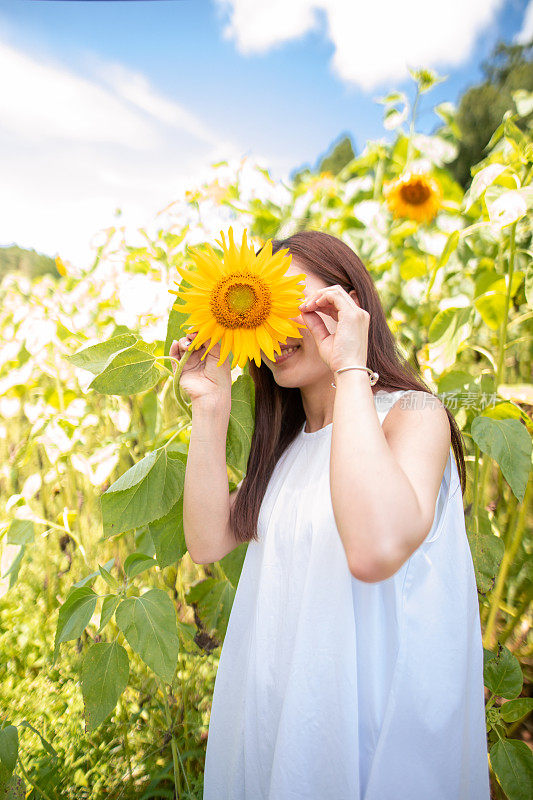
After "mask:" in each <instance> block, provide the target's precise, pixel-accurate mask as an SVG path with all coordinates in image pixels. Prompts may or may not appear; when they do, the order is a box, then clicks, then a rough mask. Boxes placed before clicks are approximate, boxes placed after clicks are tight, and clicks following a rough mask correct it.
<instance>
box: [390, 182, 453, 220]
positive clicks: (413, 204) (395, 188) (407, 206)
mask: <svg viewBox="0 0 533 800" xmlns="http://www.w3.org/2000/svg"><path fill="white" fill-rule="evenodd" d="M383 194H384V196H385V198H386V200H387V205H388V207H389V209H390V210H391V211H392V214H393V216H394V217H407V218H408V219H413V220H415V221H416V222H430V221H431V220H432V219H433V218H434V217H435V215H436V214H437V211H438V210H439V208H440V205H441V201H442V189H441V187H440V184H439V183H438V181H437V180H436V179H435V178H433V177H431V175H428V174H427V173H416V172H406V173H404V174H403V175H401V176H400V177H399V178H397V179H396V180H394V181H386V182H385V184H384V186H383Z"/></svg>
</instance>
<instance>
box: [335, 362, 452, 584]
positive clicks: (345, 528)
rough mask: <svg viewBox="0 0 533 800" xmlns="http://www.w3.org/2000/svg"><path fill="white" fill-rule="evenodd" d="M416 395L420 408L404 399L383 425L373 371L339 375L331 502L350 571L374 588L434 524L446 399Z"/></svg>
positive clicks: (446, 440) (446, 435)
mask: <svg viewBox="0 0 533 800" xmlns="http://www.w3.org/2000/svg"><path fill="white" fill-rule="evenodd" d="M415 395H416V397H417V401H418V402H417V403H416V404H415V407H414V408H412V407H409V406H407V407H405V408H402V407H401V403H399V402H398V401H397V402H396V403H395V404H394V406H393V407H392V408H391V409H390V411H389V413H388V415H387V418H386V419H385V420H384V423H383V426H381V424H380V421H379V418H378V416H377V413H376V409H375V405H374V400H373V396H372V390H371V388H370V386H369V383H368V376H367V375H366V373H364V372H362V371H359V370H353V371H351V370H350V371H346V372H343V373H340V374H339V375H338V377H337V392H336V395H335V404H334V411H333V431H332V441H331V459H330V484H331V500H332V506H333V511H334V516H335V522H336V525H337V529H338V531H339V535H340V537H341V539H342V543H343V546H344V549H345V552H346V556H347V559H348V563H349V565H350V570H351V572H352V574H353V575H354V577H356V578H358V579H359V580H363V581H366V582H368V583H372V582H375V581H380V580H385V579H386V578H389V577H390V576H391V575H394V573H395V572H397V570H398V569H400V567H401V566H402V564H403V563H404V562H405V561H406V560H407V559H408V558H409V556H410V555H411V554H412V553H413V552H414V551H415V550H416V548H417V547H418V546H419V545H420V544H421V543H422V541H423V540H424V538H425V536H427V534H428V532H429V530H430V528H431V525H432V522H433V518H434V513H435V503H436V500H437V494H438V490H439V486H440V482H441V480H442V475H443V473H444V468H445V465H446V460H447V458H448V454H449V449H450V425H449V422H448V417H447V414H446V411H445V409H444V407H443V406H442V403H441V402H440V401H439V400H438V399H436V400H435V402H434V403H431V402H428V403H425V402H422V400H423V398H424V397H426V398H428V397H429V395H428V393H427V392H426V393H424V392H416V393H415ZM354 409H355V411H354Z"/></svg>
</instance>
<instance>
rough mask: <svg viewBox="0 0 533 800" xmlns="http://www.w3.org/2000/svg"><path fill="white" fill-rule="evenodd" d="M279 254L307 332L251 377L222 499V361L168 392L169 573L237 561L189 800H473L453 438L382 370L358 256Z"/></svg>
mask: <svg viewBox="0 0 533 800" xmlns="http://www.w3.org/2000/svg"><path fill="white" fill-rule="evenodd" d="M283 247H288V248H289V252H290V253H291V254H292V261H291V265H290V267H289V269H288V270H287V275H296V274H297V273H302V272H303V273H305V275H306V283H305V290H304V293H305V298H306V303H305V305H304V306H302V307H301V317H298V320H299V321H303V322H304V323H305V324H306V325H307V329H303V330H302V338H301V339H295V340H294V341H292V340H291V341H287V343H286V345H285V347H286V348H288V347H289V346H293V347H294V348H296V349H294V350H291V351H290V353H289V352H288V353H287V354H285V355H284V356H283V357H281V358H279V359H278V358H276V361H270V360H269V359H268V358H267V357H266V355H264V354H263V357H262V364H261V367H259V368H258V367H257V366H256V364H255V363H254V362H250V363H249V370H250V374H251V376H252V378H253V380H254V384H255V430H254V434H253V438H252V443H251V451H250V456H249V460H248V469H247V473H246V476H245V478H244V479H243V481H242V483H241V484H240V486H239V487H238V489H237V490H236V491H235V492H233V493H232V495H231V497H230V496H229V492H228V484H227V474H226V456H225V441H226V431H227V425H228V418H229V409H230V390H231V372H230V367H229V359H226V361H225V362H224V363H223V364H222V365H221V367H217V366H216V365H217V361H218V358H219V356H220V349H219V348H220V344H218V345H216V346H215V347H214V348H213V349H212V350H210V352H209V353H208V355H207V356H206V359H205V362H200V360H199V359H200V356H201V355H202V353H203V352H204V348H205V345H203V347H202V348H200V349H199V350H198V352H195V353H193V355H192V356H191V357H190V359H189V361H188V362H187V364H186V365H185V369H184V372H183V373H182V376H181V384H182V385H183V386H184V387H185V388H186V389H187V391H188V393H189V395H190V397H191V400H192V413H193V420H192V431H191V440H190V447H189V456H188V463H187V471H186V477H185V488H184V525H185V536H186V541H187V546H188V549H189V553H190V555H191V557H192V558H193V560H194V561H196V562H197V563H211V562H213V561H218V560H219V559H220V558H222V557H223V556H224V555H226V554H227V553H229V552H230V551H231V550H232V549H233V548H234V547H236V546H237V545H238V544H239V543H240V542H243V541H248V542H249V545H248V548H247V551H246V557H245V560H244V564H243V568H242V573H241V577H240V581H239V584H238V587H237V591H236V595H235V600H234V603H233V608H232V611H231V615H230V619H229V624H228V628H227V633H226V637H225V640H224V643H223V647H222V652H221V656H220V662H219V667H218V672H217V676H216V682H215V689H214V695H213V703H212V710H211V720H210V726H209V735H208V742H207V754H206V763H205V774H204V795H203V797H204V800H489V797H490V789H489V773H488V763H487V743H486V734H485V713H484V690H483V650H482V644H481V628H480V620H479V608H478V599H477V591H476V582H475V576H474V569H473V563H472V557H471V554H470V550H469V545H468V540H467V537H466V533H465V521H464V510H463V501H462V495H463V492H464V489H465V466H464V457H463V450H462V444H461V434H460V431H459V429H458V427H457V424H456V422H455V420H454V419H453V416H452V415H451V413H450V412H449V410H448V409H446V408H445V407H444V406H443V405H442V403H441V402H440V401H439V400H438V398H437V397H436V396H435V395H434V394H433V393H432V392H431V390H430V389H428V388H427V387H426V386H425V384H424V383H423V381H422V380H421V379H420V378H419V377H418V376H417V374H416V373H415V372H414V371H413V370H412V369H411V368H410V366H409V365H408V364H407V363H406V362H405V361H404V359H402V357H401V356H400V354H399V352H398V349H397V347H396V345H395V342H394V339H393V336H392V335H391V332H390V330H389V328H388V326H387V323H386V319H385V315H384V311H383V308H382V306H381V303H380V300H379V296H378V294H377V291H376V288H375V286H374V283H373V281H372V279H371V277H370V274H369V273H368V271H367V270H366V268H365V267H364V265H363V263H362V262H361V260H360V259H359V258H358V256H357V255H356V254H355V253H354V252H353V251H352V250H351V249H350V248H349V247H348V246H347V245H346V244H344V243H343V242H342V241H341V240H339V239H337V238H336V237H334V236H331V235H329V234H325V233H321V232H319V231H304V232H301V233H297V234H295V235H294V236H291V237H289V238H288V239H285V240H283V241H274V242H273V252H276V251H277V250H278V249H279V248H283ZM188 343H189V339H188V338H187V337H185V338H184V339H180V341H179V342H177V343H176V344H174V345H173V349H171V354H174V355H177V356H178V357H181V355H182V354H183V352H184V351H185V348H186V347H187V346H188ZM361 367H363V369H361ZM365 368H368V370H366V369H365ZM374 371H375V372H377V373H378V375H379V378H378V382H377V383H376V384H373V383H371V376H370V375H369V373H371V372H374Z"/></svg>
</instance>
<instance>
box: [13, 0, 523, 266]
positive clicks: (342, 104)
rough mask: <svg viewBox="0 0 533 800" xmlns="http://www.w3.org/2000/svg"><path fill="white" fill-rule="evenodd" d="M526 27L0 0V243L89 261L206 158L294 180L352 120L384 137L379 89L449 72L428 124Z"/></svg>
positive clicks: (297, 4) (502, 18)
mask: <svg viewBox="0 0 533 800" xmlns="http://www.w3.org/2000/svg"><path fill="white" fill-rule="evenodd" d="M436 20H437V22H436ZM532 33H533V3H531V2H530V3H529V4H528V2H527V1H526V0H466V2H465V0H447V1H446V2H442V0H433V1H432V0H404V1H403V2H402V3H398V1H397V0H373V2H372V3H371V4H369V3H367V2H362V1H360V0H270V2H268V3H263V2H261V0H133V1H132V2H128V1H127V0H122V1H119V0H114V1H113V0H109V1H108V2H106V0H101V1H100V2H98V1H96V2H91V1H90V0H83V1H82V2H76V1H75V0H0V70H1V71H2V73H3V75H4V76H5V75H8V76H10V77H11V80H10V81H8V82H7V85H6V82H2V85H0V167H1V168H2V174H3V176H5V180H4V179H3V181H2V184H3V188H0V245H2V244H9V243H11V242H17V243H18V244H21V245H22V246H29V247H35V248H36V249H38V250H41V251H43V252H47V253H49V254H50V255H55V254H56V253H58V252H60V253H62V255H63V256H64V257H66V258H71V259H77V260H78V261H79V262H85V263H87V262H88V260H89V250H88V247H89V239H90V237H91V235H92V234H93V233H94V232H95V231H96V230H97V229H99V228H101V227H104V226H106V225H109V224H112V221H113V220H112V214H113V211H114V209H115V208H116V207H117V206H118V207H120V208H122V211H123V215H124V218H125V219H127V220H128V221H129V222H131V224H132V225H134V226H135V225H143V224H145V223H147V222H148V220H149V217H151V216H153V214H155V213H156V212H157V211H158V210H159V209H161V208H163V207H164V206H165V205H167V204H168V203H170V202H172V200H175V199H177V197H178V195H179V194H180V192H183V189H184V187H186V186H190V185H191V182H192V183H194V181H195V180H197V178H198V176H199V175H201V174H205V169H206V168H208V165H209V164H210V163H211V162H212V161H214V160H218V159H220V158H225V157H227V158H230V159H238V158H239V157H241V156H244V155H248V156H249V157H250V158H257V159H258V160H260V162H261V163H262V164H264V165H265V166H268V167H269V168H270V169H271V172H272V174H273V176H274V177H275V178H286V176H287V175H288V174H289V173H290V171H291V170H292V169H294V168H295V167H298V166H301V165H302V164H305V163H310V164H315V162H316V160H317V158H318V156H320V155H321V154H323V153H324V152H325V151H326V150H327V148H328V146H329V145H330V144H331V142H332V141H333V140H335V139H337V138H338V137H339V135H340V134H342V133H345V132H349V133H350V134H351V136H352V139H353V141H354V144H355V148H356V151H358V152H360V151H362V150H363V148H364V146H365V143H366V141H367V140H368V139H375V138H386V139H390V138H391V136H392V134H391V132H388V131H386V130H384V128H383V125H382V119H383V109H382V106H381V105H379V104H378V103H376V102H375V98H376V97H378V96H382V95H384V94H386V93H387V92H388V91H389V90H392V89H400V90H403V91H406V92H407V93H408V96H409V97H410V98H412V95H413V89H414V84H413V82H412V81H411V79H410V78H409V76H408V73H407V66H411V67H416V66H427V67H432V68H434V69H436V70H437V71H438V72H439V73H440V74H441V75H446V76H448V77H447V80H446V81H445V82H443V83H441V84H440V85H439V86H438V87H436V89H434V90H433V91H432V92H431V93H429V94H427V95H424V96H423V98H422V101H421V104H420V110H419V113H418V124H417V129H418V131H419V132H423V133H431V132H432V131H433V130H434V129H435V126H436V125H437V124H438V118H437V117H436V116H435V114H434V113H433V111H432V108H433V106H434V105H436V104H437V103H440V102H444V101H451V102H454V103H455V102H457V100H458V98H459V96H460V94H461V93H462V92H463V91H464V89H465V88H467V87H468V86H469V85H471V84H473V83H476V82H477V81H478V80H479V79H480V78H481V77H482V73H481V69H480V64H481V62H482V60H483V59H485V58H487V57H488V56H489V54H490V52H491V51H492V48H493V46H494V44H495V43H496V42H497V41H498V40H499V39H504V40H505V41H512V40H513V39H520V38H521V39H522V40H523V39H524V38H525V37H526V36H527V35H529V36H531V35H532ZM65 223H67V224H65Z"/></svg>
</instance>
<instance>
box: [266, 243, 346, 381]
mask: <svg viewBox="0 0 533 800" xmlns="http://www.w3.org/2000/svg"><path fill="white" fill-rule="evenodd" d="M299 273H304V274H305V276H306V277H305V286H304V289H303V292H304V295H305V298H306V299H308V298H309V297H312V296H313V295H314V294H315V292H317V291H318V290H319V289H323V288H324V287H326V286H328V284H327V283H325V282H324V281H323V280H322V279H321V278H318V277H317V276H316V275H313V274H311V273H309V272H307V271H306V270H305V269H304V268H303V267H302V266H300V264H299V263H298V261H297V260H296V259H295V258H294V256H293V258H292V259H291V263H290V265H289V267H288V269H287V271H286V273H285V275H287V277H293V276H295V275H298V274H299ZM317 314H318V315H319V317H320V318H321V319H322V320H323V321H324V324H325V326H326V328H327V329H328V331H329V332H330V333H335V330H336V328H337V323H336V322H335V320H333V319H332V318H331V317H330V316H328V315H327V314H323V313H321V312H320V311H317ZM293 319H295V320H296V321H297V322H305V320H304V319H303V317H302V315H301V314H298V316H297V317H293ZM299 330H300V333H301V338H296V337H294V336H288V337H287V341H286V343H285V344H280V347H281V348H282V354H281V355H283V348H287V347H289V346H290V345H294V346H296V347H297V350H295V351H294V352H293V353H292V355H289V356H288V357H287V358H284V359H283V360H281V361H280V363H279V364H278V363H276V362H275V361H271V360H270V359H269V358H267V356H266V355H265V353H264V352H263V350H261V360H262V361H263V363H264V364H266V365H267V367H268V368H269V369H270V370H271V371H272V374H273V376H274V380H275V381H276V383H277V384H278V385H279V386H285V387H286V388H296V387H302V386H307V385H310V384H312V383H316V382H317V381H320V380H326V379H328V376H329V377H330V376H331V371H330V369H329V367H328V366H327V364H326V363H325V362H324V360H323V359H322V358H321V356H320V354H319V352H318V349H317V346H316V344H315V340H314V337H313V334H312V333H311V331H310V330H309V329H308V328H300V329H299ZM274 355H275V356H276V354H274Z"/></svg>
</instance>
